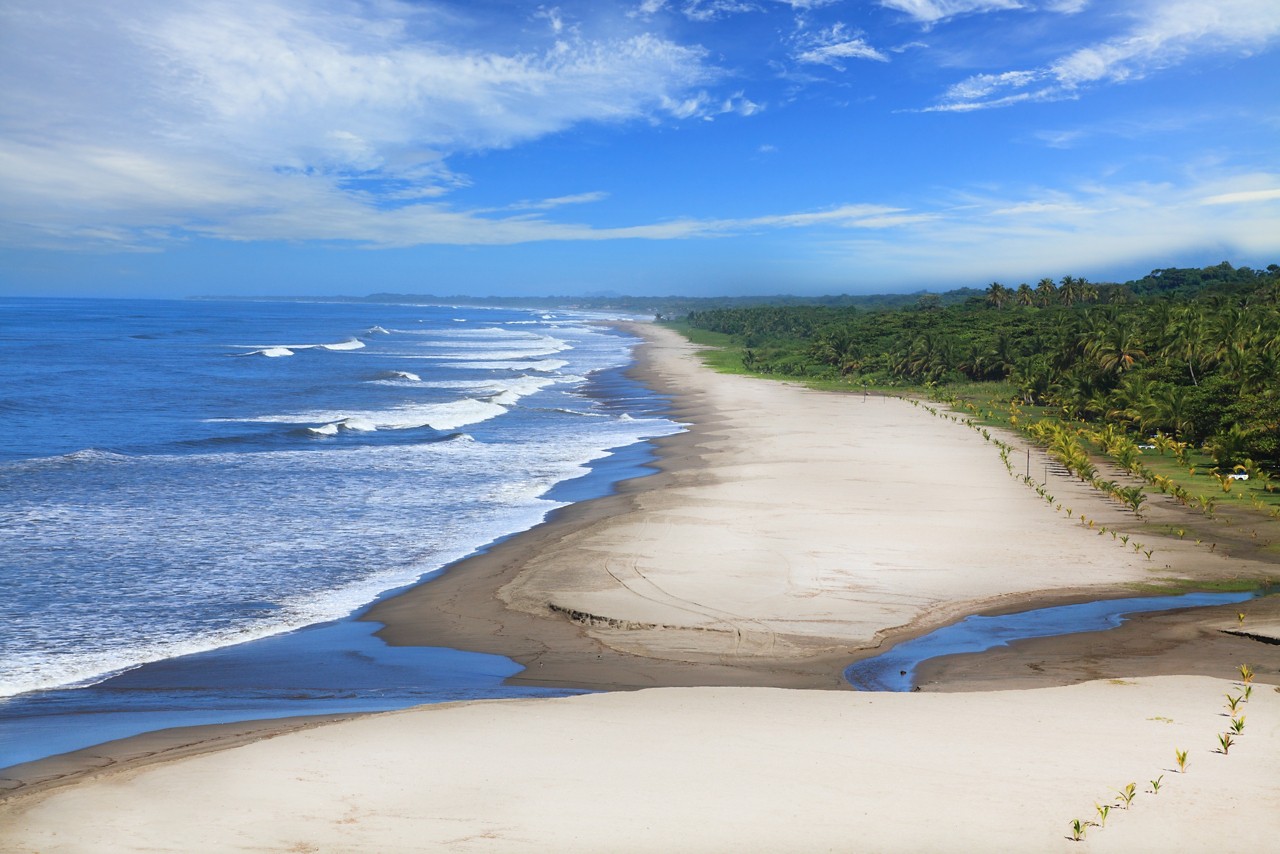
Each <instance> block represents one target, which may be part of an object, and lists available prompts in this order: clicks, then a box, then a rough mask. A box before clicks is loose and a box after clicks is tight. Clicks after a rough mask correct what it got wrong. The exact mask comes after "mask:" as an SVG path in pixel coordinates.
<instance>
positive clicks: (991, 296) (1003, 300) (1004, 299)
mask: <svg viewBox="0 0 1280 854" xmlns="http://www.w3.org/2000/svg"><path fill="white" fill-rule="evenodd" d="M1011 294H1012V291H1010V290H1009V289H1008V288H1006V287H1005V286H1004V285H1002V284H1000V283H999V282H992V283H991V284H989V285H987V305H990V306H992V307H993V308H1004V307H1005V306H1006V305H1007V304H1008V303H1009V297H1010V295H1011Z"/></svg>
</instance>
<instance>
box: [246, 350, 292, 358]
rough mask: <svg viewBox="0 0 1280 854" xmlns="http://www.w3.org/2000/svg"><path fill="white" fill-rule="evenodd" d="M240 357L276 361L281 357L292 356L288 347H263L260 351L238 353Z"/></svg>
mask: <svg viewBox="0 0 1280 854" xmlns="http://www.w3.org/2000/svg"><path fill="white" fill-rule="evenodd" d="M239 355H241V356H266V357H267V358H268V359H278V358H280V357H281V356H292V355H293V350H291V349H289V348H288V347H263V348H262V349H261V350H250V351H249V352H248V353H240V354H239Z"/></svg>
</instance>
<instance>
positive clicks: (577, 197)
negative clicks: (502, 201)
mask: <svg viewBox="0 0 1280 854" xmlns="http://www.w3.org/2000/svg"><path fill="white" fill-rule="evenodd" d="M607 198H609V194H608V193H605V192H602V191H599V190H597V191H594V192H590V193H575V194H573V195H570V196H556V197H555V198H551V199H538V200H537V201H524V202H516V203H514V204H511V205H508V206H507V210H521V211H549V210H552V209H554V208H560V207H564V206H565V205H585V204H590V203H591V202H602V201H604V200H605V199H607Z"/></svg>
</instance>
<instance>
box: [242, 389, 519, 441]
mask: <svg viewBox="0 0 1280 854" xmlns="http://www.w3.org/2000/svg"><path fill="white" fill-rule="evenodd" d="M506 411H507V410H506V407H504V406H501V405H499V404H497V403H493V402H491V401H488V400H476V399H473V398H464V399H462V400H455V401H450V402H448V403H418V404H405V405H403V406H395V407H391V408H388V409H378V410H365V411H358V412H357V411H344V410H317V411H313V412H294V413H289V414H287V415H259V416H255V417H249V418H236V419H230V420H235V421H242V422H246V423H255V424H308V425H313V424H316V423H317V422H319V424H320V426H316V427H311V428H310V429H311V430H313V431H314V432H317V433H320V434H321V435H324V436H332V435H334V434H336V433H337V432H338V431H339V430H361V431H373V430H413V429H416V428H419V427H431V428H432V429H434V430H443V431H448V430H457V429H458V428H459V427H465V426H466V425H468V424H479V423H480V422H482V421H488V420H489V419H491V418H497V417H498V416H499V415H502V414H503V413H505V412H506Z"/></svg>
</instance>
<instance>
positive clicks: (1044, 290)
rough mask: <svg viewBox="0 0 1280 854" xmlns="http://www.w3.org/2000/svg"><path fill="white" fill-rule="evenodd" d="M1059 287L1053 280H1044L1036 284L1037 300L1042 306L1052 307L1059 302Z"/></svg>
mask: <svg viewBox="0 0 1280 854" xmlns="http://www.w3.org/2000/svg"><path fill="white" fill-rule="evenodd" d="M1057 296H1058V286H1057V285H1055V284H1054V283H1053V279H1050V278H1047V277H1046V278H1043V279H1041V280H1040V281H1039V282H1038V283H1037V284H1036V299H1037V301H1038V302H1039V303H1040V305H1042V306H1046V305H1050V304H1052V303H1053V302H1055V301H1056V300H1057Z"/></svg>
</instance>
